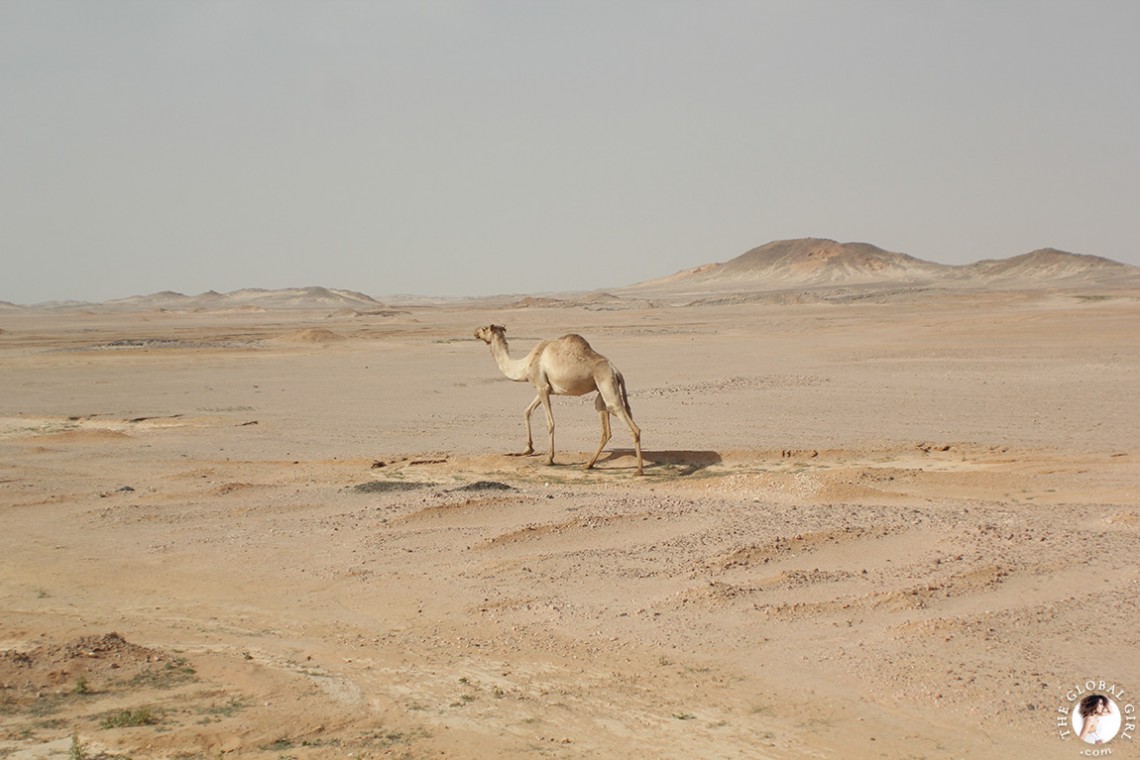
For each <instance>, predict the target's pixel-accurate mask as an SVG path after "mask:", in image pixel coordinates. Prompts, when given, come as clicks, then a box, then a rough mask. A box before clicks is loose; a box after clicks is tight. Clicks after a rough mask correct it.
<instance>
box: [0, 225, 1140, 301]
mask: <svg viewBox="0 0 1140 760" xmlns="http://www.w3.org/2000/svg"><path fill="white" fill-rule="evenodd" d="M849 286H857V287H859V288H864V289H866V288H871V289H874V288H877V287H886V288H890V287H899V288H925V287H944V288H967V289H968V288H978V289H982V288H987V287H993V288H998V289H1009V290H1016V289H1026V288H1031V289H1032V288H1036V289H1040V288H1049V287H1064V288H1069V287H1087V286H1093V287H1107V288H1122V287H1124V288H1140V267H1135V266H1132V265H1129V264H1122V263H1120V262H1118V261H1113V260H1112V259H1106V258H1102V257H1100V256H1089V255H1086V254H1079V253H1069V252H1067V251H1061V250H1058V249H1056V248H1041V249H1038V250H1036V251H1031V252H1029V253H1026V254H1022V255H1020V256H1014V257H1012V258H1008V259H985V260H982V261H977V262H975V263H973V264H965V265H957V266H950V265H944V264H936V263H934V262H930V261H924V260H922V259H919V258H916V257H914V256H910V255H908V254H905V253H897V252H893V251H887V250H884V249H882V248H879V247H878V246H875V245H871V244H869V243H838V242H836V241H834V240H830V239H827V238H799V239H793V240H775V241H772V242H770V243H766V244H764V245H761V246H758V247H756V248H753V249H751V250H749V251H745V252H744V253H742V254H741V255H739V256H737V257H736V258H734V259H731V260H729V261H725V262H723V263H710V264H703V265H701V266H698V267H693V268H692V269H685V270H682V271H680V272H677V273H675V274H672V275H669V276H667V277H660V278H657V279H653V280H647V281H643V282H639V283H635V284H633V285H629V286H627V287H624V288H611V289H610V291H609V292H606V293H599V292H595V294H594V295H592V296H587V299H588V302H589V303H591V304H592V305H594V306H597V307H601V306H605V304H604V303H601V302H600V301H614V302H618V303H620V302H623V301H627V299H628V298H630V297H636V298H650V297H652V298H657V297H658V296H661V295H663V294H666V293H673V294H675V295H677V294H693V295H698V296H699V294H701V293H704V292H708V293H709V294H725V293H730V294H731V293H739V292H750V293H775V292H777V291H788V292H789V293H792V294H793V295H794V294H795V293H804V292H806V291H807V290H816V289H819V290H825V289H827V288H829V287H830V288H831V289H832V290H836V289H843V288H847V287H849ZM614 293H617V294H619V295H614ZM505 297H506V296H497V297H479V296H472V297H470V298H471V299H474V300H484V301H494V300H496V299H502V298H505ZM797 297H798V296H797ZM392 298H393V299H395V301H396V302H398V303H399V304H401V305H411V304H420V305H438V304H441V303H448V302H453V301H456V300H465V299H455V298H442V297H431V296H411V295H408V296H393V297H392ZM599 299H600V300H599ZM549 300H551V299H536V298H532V297H529V296H528V297H527V298H524V299H522V300H521V301H520V300H518V298H517V297H516V298H514V299H513V301H512V303H517V304H519V305H521V306H539V305H543V301H549ZM578 302H582V303H584V302H583V301H578ZM388 307H389V305H386V304H385V303H382V302H380V301H378V300H376V299H375V298H373V297H372V296H369V295H367V294H365V293H360V292H358V291H355V290H346V289H343V288H326V287H305V288H282V289H277V290H267V289H262V288H245V289H242V290H234V291H231V292H227V293H219V292H217V291H214V290H209V291H206V292H205V293H200V294H198V295H194V296H190V295H184V294H182V293H177V292H174V291H170V290H166V291H162V292H159V293H152V294H150V295H144V296H131V297H128V298H117V299H113V300H110V301H104V302H102V303H91V302H81V301H55V302H48V303H39V304H35V305H33V306H21V305H18V304H14V303H9V302H7V301H0V313H5V312H9V313H10V312H19V311H23V310H25V309H29V308H37V309H67V310H74V309H92V310H111V311H148V310H149V311H163V310H167V311H209V312H243V311H248V312H257V311H271V310H279V309H328V310H330V311H342V310H351V311H355V312H359V313H361V314H374V313H377V312H378V311H381V310H384V309H386V308H388Z"/></svg>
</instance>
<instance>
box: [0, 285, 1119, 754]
mask: <svg viewBox="0 0 1140 760" xmlns="http://www.w3.org/2000/svg"><path fill="white" fill-rule="evenodd" d="M490 322H496V323H501V324H505V325H507V327H508V337H509V338H510V339H511V340H512V351H513V352H514V353H515V354H516V355H522V354H523V353H525V351H526V350H528V349H529V348H530V346H531V345H532V344H533V343H534V342H535V341H537V340H538V339H540V338H543V337H554V336H557V335H560V334H562V333H565V332H569V331H575V332H580V333H581V334H583V335H584V336H585V337H587V338H588V339H589V340H590V342H591V343H592V344H593V345H594V347H595V348H596V349H597V350H598V351H600V352H602V353H603V354H606V355H607V356H609V357H610V358H611V359H612V360H613V361H614V363H615V364H616V365H617V366H618V367H619V368H620V369H621V370H622V372H623V373H624V374H625V377H626V380H627V382H628V385H629V388H630V391H631V402H632V405H633V410H634V415H635V417H636V419H637V420H638V422H639V424H640V425H641V427H642V429H643V444H644V447H645V455H646V470H645V476H644V477H641V478H637V477H634V475H633V467H634V458H633V456H632V452H631V448H630V439H629V436H628V434H627V432H626V431H625V430H624V429H622V428H621V427H620V423H617V424H616V425H615V428H614V439H613V441H612V442H611V444H610V446H609V447H608V448H607V452H606V453H604V454H603V456H602V459H601V460H600V461H599V464H598V467H597V468H595V469H594V470H592V471H590V472H586V471H584V470H583V469H582V468H581V465H582V464H583V463H584V462H585V461H586V459H587V458H588V457H589V454H590V453H591V452H592V451H593V448H594V446H595V445H596V439H597V435H598V430H597V427H598V419H597V416H596V414H595V412H594V410H593V406H592V399H591V398H588V397H587V398H579V399H567V398H556V399H555V404H554V406H555V417H556V419H557V421H558V429H557V441H556V443H557V459H556V464H555V466H552V467H549V466H545V465H544V464H543V459H542V458H541V457H529V458H521V457H509V456H505V453H506V452H511V451H519V450H521V449H522V447H523V443H524V430H523V423H522V411H523V409H524V408H525V406H526V405H527V403H528V402H529V401H530V400H531V398H532V396H533V392H532V391H531V390H530V388H529V387H528V386H526V385H522V384H516V383H511V382H509V381H507V380H506V379H505V378H503V377H502V376H501V375H500V374H499V372H498V370H497V368H496V366H495V365H494V363H493V362H492V360H491V358H490V354H489V351H488V350H487V347H486V346H485V345H484V344H482V343H480V342H478V341H476V340H474V339H473V338H472V332H473V331H474V329H475V328H476V327H478V326H480V325H483V324H487V323H490ZM1137 325H1140V299H1138V298H1137V297H1136V294H1135V293H1131V294H1130V293H1122V294H1114V295H1112V296H1111V297H1100V296H1097V297H1090V296H1088V295H1087V294H1081V293H1063V292H1054V293H1046V292H1037V293H1032V294H1030V293H973V294H957V295H955V294H941V295H929V294H928V295H921V294H920V295H916V296H913V297H906V296H896V297H891V298H884V299H878V300H876V299H867V300H864V301H859V302H851V303H846V304H835V303H832V304H819V303H815V304H812V303H808V304H796V303H789V304H786V305H779V304H771V303H770V304H764V303H736V304H734V303H724V304H722V305H708V306H701V307H687V308H685V307H664V308H608V307H607V308H601V307H599V306H597V305H594V306H591V307H589V308H587V307H586V306H582V305H580V306H576V307H561V308H542V307H532V308H518V309H511V308H504V307H495V306H494V305H477V304H476V305H471V304H468V305H453V306H437V307H415V308H409V309H404V310H393V311H392V312H386V313H383V314H373V315H351V314H341V315H338V314H333V315H329V314H328V313H327V312H320V311H289V312H284V311H282V312H264V313H235V314H217V313H170V312H147V313H123V314H92V313H79V312H65V313H57V312H47V311H10V312H6V313H2V314H0V328H2V329H3V331H4V332H3V334H0V388H2V389H3V391H2V394H0V520H2V525H3V529H2V530H0V727H2V728H0V757H2V758H7V757H11V758H47V757H68V756H71V757H77V756H82V757H86V758H96V757H127V756H129V757H135V758H217V757H220V756H224V757H231V756H232V757H243V758H244V757H249V758H324V757H355V758H375V757H398V758H429V757H431V758H439V757H446V758H507V757H548V758H580V757H593V758H685V759H690V758H710V759H712V758H716V759H720V758H799V757H811V758H856V759H858V758H880V757H882V758H951V757H954V758H958V757H1003V758H1049V757H1058V758H1066V757H1072V758H1075V757H1078V756H1079V752H1080V751H1081V750H1082V749H1086V747H1084V746H1082V745H1081V744H1080V743H1079V742H1078V741H1076V740H1073V739H1068V740H1065V739H1063V738H1062V737H1061V736H1060V732H1059V730H1058V727H1057V715H1058V714H1059V713H1058V711H1059V709H1061V708H1063V707H1065V706H1066V705H1068V706H1071V703H1069V702H1067V701H1066V699H1067V698H1066V694H1067V693H1068V692H1071V690H1072V689H1073V687H1074V685H1077V684H1083V683H1085V682H1086V680H1088V679H1099V680H1104V681H1106V682H1108V683H1109V684H1116V685H1118V689H1120V690H1123V691H1124V694H1123V697H1122V698H1121V700H1120V704H1121V705H1122V706H1124V705H1125V704H1126V703H1131V702H1132V701H1133V699H1134V697H1135V694H1136V693H1137V691H1136V690H1140V661H1138V658H1137V657H1136V653H1137V651H1138V644H1140V641H1138V638H1140V625H1138V623H1140V613H1138V601H1137V600H1138V599H1140V567H1138V563H1137V557H1138V556H1140V552H1138V548H1140V541H1138V537H1140V506H1138V505H1140V425H1137V421H1138V420H1137V410H1138V406H1137V397H1138V393H1137V392H1138V391H1140V341H1138V340H1137V337H1138V332H1137ZM534 422H535V432H536V441H537V444H538V447H539V448H540V449H542V448H544V444H545V430H544V424H543V420H542V417H541V412H539V413H538V414H537V415H536V417H535V420H534ZM615 422H616V421H615ZM1108 748H1111V749H1112V751H1113V754H1114V756H1116V757H1130V756H1137V755H1138V754H1140V750H1137V749H1136V748H1134V747H1133V744H1132V743H1131V742H1130V741H1128V740H1127V739H1123V738H1118V739H1117V740H1116V741H1114V742H1113V743H1112V744H1111V745H1108Z"/></svg>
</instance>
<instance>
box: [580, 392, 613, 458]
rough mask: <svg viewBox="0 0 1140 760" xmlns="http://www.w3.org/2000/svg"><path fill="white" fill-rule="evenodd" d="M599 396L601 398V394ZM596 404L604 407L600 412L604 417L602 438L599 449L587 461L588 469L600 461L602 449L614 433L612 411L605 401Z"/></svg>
mask: <svg viewBox="0 0 1140 760" xmlns="http://www.w3.org/2000/svg"><path fill="white" fill-rule="evenodd" d="M598 398H601V396H599V397H598ZM594 406H595V407H597V406H601V407H602V408H601V409H600V410H599V412H598V413H599V414H600V415H601V417H602V440H601V441H599V442H598V450H597V451H595V452H594V456H592V457H590V461H589V462H586V469H587V470H588V469H590V468H591V467H593V466H594V462H596V461H598V456H599V455H600V454H601V453H602V449H603V448H605V446H606V444H607V443H609V441H610V438H611V436H612V435H613V434H612V433H611V432H610V413H609V410H607V409H606V407H605V402H602V403H601V404H597V403H595V404H594Z"/></svg>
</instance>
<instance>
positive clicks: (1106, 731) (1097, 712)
mask: <svg viewBox="0 0 1140 760" xmlns="http://www.w3.org/2000/svg"><path fill="white" fill-rule="evenodd" d="M1055 714H1056V716H1057V733H1058V735H1059V736H1060V738H1062V739H1066V740H1070V739H1075V740H1077V741H1078V742H1079V743H1080V744H1081V746H1082V747H1083V748H1084V749H1082V751H1081V753H1080V754H1081V755H1087V756H1090V757H1098V756H1100V755H1102V754H1109V753H1110V752H1111V750H1110V749H1108V748H1106V747H1104V745H1106V744H1108V743H1109V742H1111V741H1113V740H1126V741H1131V740H1132V735H1133V734H1134V733H1135V732H1136V706H1135V705H1134V704H1132V702H1131V700H1130V699H1128V697H1127V695H1126V694H1125V692H1124V689H1123V688H1122V687H1121V686H1120V685H1119V684H1116V683H1113V682H1111V681H1103V680H1099V679H1091V678H1090V679H1089V680H1087V681H1083V682H1081V683H1077V684H1074V685H1073V686H1072V687H1070V688H1069V689H1068V690H1067V691H1066V692H1065V698H1064V701H1063V702H1062V703H1061V704H1060V706H1058V707H1057V712H1056V713H1055ZM1089 745H1091V746H1089Z"/></svg>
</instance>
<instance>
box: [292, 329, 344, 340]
mask: <svg viewBox="0 0 1140 760" xmlns="http://www.w3.org/2000/svg"><path fill="white" fill-rule="evenodd" d="M280 340H283V341H285V342H287V343H339V342H341V341H344V340H348V339H347V338H346V337H344V336H343V335H341V334H340V333H334V332H333V331H332V330H326V329H325V328H323V327H313V328H309V329H307V330H298V331H297V332H291V333H288V334H286V335H282V336H281V338H280Z"/></svg>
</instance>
